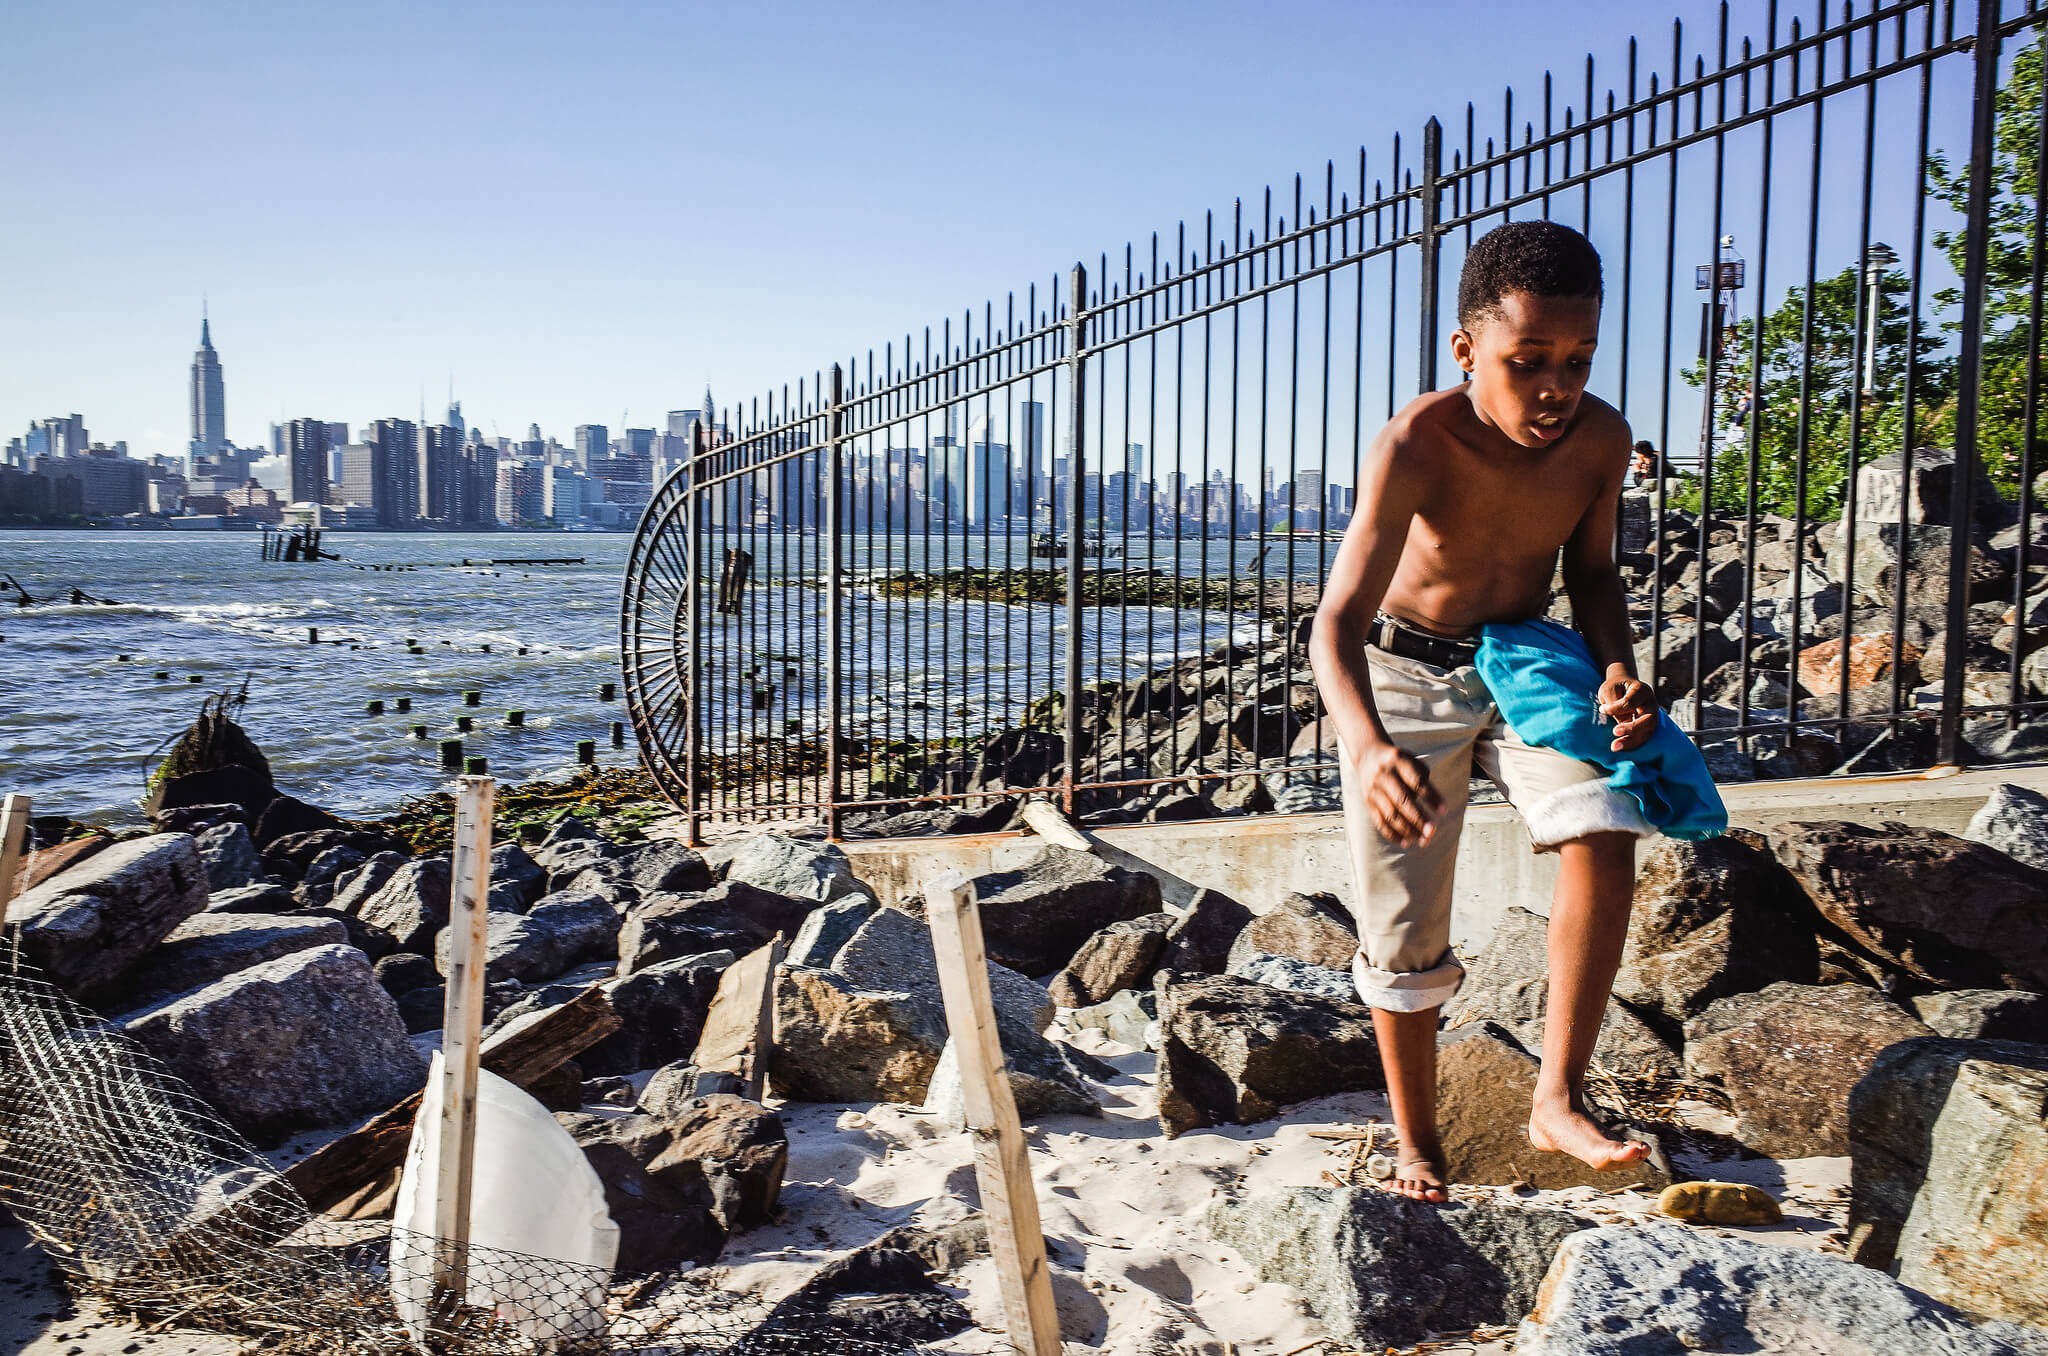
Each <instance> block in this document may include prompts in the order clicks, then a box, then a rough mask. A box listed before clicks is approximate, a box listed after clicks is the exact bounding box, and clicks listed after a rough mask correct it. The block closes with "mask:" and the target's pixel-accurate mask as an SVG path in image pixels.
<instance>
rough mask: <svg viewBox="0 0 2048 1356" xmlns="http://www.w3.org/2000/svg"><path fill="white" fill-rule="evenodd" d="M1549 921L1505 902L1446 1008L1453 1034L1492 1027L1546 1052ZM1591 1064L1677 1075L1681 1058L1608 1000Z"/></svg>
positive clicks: (1625, 1006) (1617, 1003)
mask: <svg viewBox="0 0 2048 1356" xmlns="http://www.w3.org/2000/svg"><path fill="white" fill-rule="evenodd" d="M1549 946H1550V921H1549V920H1548V919H1546V918H1544V917H1542V916H1541V915H1540V914H1534V913H1530V912H1529V911H1528V910H1527V909H1523V908H1518V907H1516V906H1514V905H1512V904H1511V905H1509V906H1508V907H1507V908H1506V909H1503V910H1502V911H1501V917H1500V922H1499V923H1497V924H1495V925H1494V929H1493V936H1492V937H1490V938H1488V939H1487V942H1486V949H1485V950H1484V951H1482V952H1480V953H1479V955H1478V957H1477V958H1476V959H1475V960H1473V962H1472V963H1471V966H1470V968H1469V969H1468V970H1467V971H1466V974H1465V982H1464V985H1463V987H1461V988H1460V989H1459V990H1458V992H1457V994H1456V995H1455V996H1454V997H1453V998H1452V999H1451V1000H1450V1001H1449V1002H1448V1003H1445V1004H1444V1007H1443V1015H1444V1024H1445V1026H1446V1027H1447V1028H1449V1029H1451V1030H1457V1029H1459V1028H1461V1027H1466V1026H1471V1025H1473V1024H1474V1023H1478V1022H1497V1023H1499V1024H1500V1025H1501V1026H1503V1027H1505V1028H1506V1029H1507V1030H1508V1031H1509V1032H1510V1033H1511V1034H1512V1035H1513V1037H1514V1040H1515V1042H1516V1043H1517V1044H1518V1045H1520V1046H1521V1047H1522V1048H1523V1049H1524V1050H1527V1051H1529V1052H1530V1053H1531V1054H1534V1055H1537V1056H1539V1057H1540V1056H1541V1055H1542V1053H1543V1015H1544V1009H1545V1006H1546V1005H1547V1004H1548V1002H1549V998H1550V956H1549ZM1593 1059H1594V1060H1595V1062H1597V1063H1599V1064H1601V1065H1602V1066H1604V1067H1606V1068H1608V1069H1612V1070H1616V1071H1618V1072H1623V1073H1653V1074H1661V1075H1670V1074H1676V1073H1677V1072H1678V1071H1679V1067H1680V1062H1679V1057H1678V1054H1677V1052H1676V1051H1675V1050H1673V1049H1672V1047H1671V1043H1670V1042H1669V1041H1667V1040H1666V1039H1665V1037H1664V1036H1663V1034H1662V1033H1660V1032H1659V1031H1657V1030H1656V1028H1654V1027H1652V1026H1651V1025H1650V1024H1649V1023H1648V1022H1647V1021H1645V1020H1644V1019H1643V1017H1642V1015H1641V1014H1640V1013H1638V1012H1636V1011H1635V1010H1634V1009H1633V1008H1631V1007H1629V1005H1628V1004H1626V1003H1623V1002H1621V1001H1619V1000H1618V999H1614V998H1610V999H1608V1000H1607V1014H1606V1016H1605V1017H1603V1018H1602V1019H1601V1023H1600V1038H1599V1040H1598V1041H1597V1042H1596V1043H1595V1044H1594V1046H1593Z"/></svg>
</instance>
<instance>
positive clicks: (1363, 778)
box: [1308, 423, 1442, 845]
mask: <svg viewBox="0 0 2048 1356" xmlns="http://www.w3.org/2000/svg"><path fill="white" fill-rule="evenodd" d="M1399 427H1401V426H1400V425H1399V424H1398V423H1397V424H1394V425H1389V426H1388V427H1387V428H1386V429H1383V430H1382V431H1381V432H1380V435H1379V437H1378V438H1377V439H1375V440H1374V442H1373V445H1372V448H1371V450H1370V451H1368V452H1367V453H1366V455H1365V460H1364V462H1363V463H1362V464H1361V465H1360V467H1359V470H1358V507H1357V511H1356V513H1355V514H1354V516H1353V517H1352V519H1351V525H1350V526H1349V527H1348V528H1346V529H1345V531H1344V541H1343V543H1342V544H1341V545H1340V546H1338V548H1337V555H1336V558H1335V559H1334V560H1332V561H1331V563H1330V579H1329V582H1328V583H1327V584H1326V585H1324V587H1323V598H1322V602H1321V603H1320V604H1318V605H1317V607H1316V620H1315V627H1314V629H1313V630H1312V631H1311V632H1310V633H1309V642H1308V653H1309V665H1310V667H1311V668H1313V669H1314V670H1315V676H1316V688H1317V690H1318V691H1320V692H1321V693H1322V697H1323V706H1324V709H1325V710H1327V711H1328V713H1329V719H1330V723H1331V724H1333V725H1335V726H1336V727H1337V738H1338V740H1339V741H1340V742H1341V744H1342V746H1343V757H1344V758H1345V759H1346V760H1347V761H1348V762H1349V763H1350V764H1351V770H1352V771H1353V772H1354V773H1355V774H1356V777H1357V781H1358V783H1359V784H1360V785H1361V786H1363V787H1364V788H1365V800H1366V806H1367V809H1368V811H1369V813H1371V815H1372V817H1373V823H1374V827H1375V828H1377V829H1378V830H1379V832H1380V833H1381V834H1382V835H1383V836H1384V837H1386V838H1388V839H1390V840H1391V841H1393V842H1395V843H1397V844H1402V845H1408V844H1412V843H1420V842H1423V841H1425V840H1427V839H1428V838H1429V836H1430V834H1431V833H1432V832H1433V830H1434V821H1435V818H1436V815H1437V812H1438V811H1439V810H1440V809H1441V808H1442V803H1441V801H1440V799H1439V798H1438V796H1437V794H1436V791H1435V788H1433V787H1431V786H1430V784H1429V771H1428V769H1427V768H1425V767H1424V766H1423V765H1422V762H1421V760H1420V759H1418V758H1416V757H1415V756H1414V755H1412V754H1410V753H1407V752H1405V751H1404V750H1402V749H1400V748H1398V747H1396V746H1395V744H1394V742H1393V741H1392V740H1391V739H1389V738H1388V737H1387V731H1386V727H1385V726H1384V725H1382V724H1381V723H1380V715H1379V709H1378V707H1377V706H1375V705H1374V703H1373V697H1372V677H1371V671H1370V669H1369V668H1368V667H1367V665H1366V659H1365V646H1366V641H1367V639H1368V637H1369V636H1370V634H1371V628H1372V621H1373V617H1374V615H1375V614H1376V613H1377V612H1378V611H1379V607H1380V602H1381V600H1382V599H1384V598H1385V597H1386V593H1387V585H1388V584H1389V583H1391V582H1392V580H1393V578H1394V570H1395V568H1396V567H1398V566H1399V565H1400V563H1401V551H1402V548H1403V547H1404V546H1405V545H1406V544H1407V541H1408V526H1409V523H1410V522H1411V521H1412V520H1413V519H1414V517H1415V513H1416V510H1417V508H1418V507H1419V506H1420V504H1421V490H1422V475H1421V474H1420V472H1419V470H1418V468H1415V467H1412V466H1411V467H1403V466H1401V465H1400V464H1399V463H1400V462H1401V460H1402V458H1401V456H1400V443H1401V437H1400V435H1399V434H1398V433H1396V432H1395V430H1396V429H1397V428H1399Z"/></svg>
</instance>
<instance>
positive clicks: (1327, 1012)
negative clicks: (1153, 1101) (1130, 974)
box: [1158, 975, 1385, 1136]
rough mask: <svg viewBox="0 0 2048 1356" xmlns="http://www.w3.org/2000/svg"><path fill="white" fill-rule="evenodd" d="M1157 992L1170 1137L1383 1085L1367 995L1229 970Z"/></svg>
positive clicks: (1162, 1102) (1162, 1107)
mask: <svg viewBox="0 0 2048 1356" xmlns="http://www.w3.org/2000/svg"><path fill="white" fill-rule="evenodd" d="M1158 994H1159V1046H1160V1053H1159V1124H1160V1127H1161V1128H1162V1129H1163V1130H1165V1132H1166V1133H1167V1134H1168V1135H1169V1136H1174V1135H1180V1134H1184V1133H1185V1132H1187V1131H1189V1130H1194V1129H1198V1128H1200V1127H1202V1126H1208V1125H1230V1124H1239V1125H1250V1124H1254V1123H1256V1122H1258V1121H1262V1120H1266V1119H1268V1118H1270V1117H1272V1116H1274V1115H1276V1114H1278V1112H1279V1110H1280V1108H1282V1107H1284V1106H1287V1105H1290V1104H1292V1103H1294V1102H1305V1101H1307V1100H1309V1099H1310V1098H1312V1097H1326V1096H1329V1095H1330V1094H1332V1093H1337V1092H1357V1091H1363V1090H1368V1089H1378V1088H1381V1087H1384V1086H1385V1081H1384V1075H1383V1073H1382V1072H1381V1069H1380V1052H1379V1046H1378V1044H1377V1042H1376V1041H1375V1040H1374V1038H1373V1029H1372V1010H1371V1009H1370V1008H1368V1007H1366V1006H1365V1005H1364V1004H1363V1003H1357V1002H1344V1001H1339V1000H1335V999H1328V998H1318V997H1315V996H1312V995H1310V994H1302V993H1289V992H1287V991H1286V990H1284V989H1275V988H1270V987H1268V986H1267V985H1264V984H1254V983H1252V982H1250V981H1249V980H1243V979H1234V978H1232V977H1230V976H1227V975H1205V976H1202V977H1201V978H1199V979H1186V978H1183V979H1182V980H1181V981H1179V982H1173V983H1163V984H1161V986H1160V988H1159V990H1158Z"/></svg>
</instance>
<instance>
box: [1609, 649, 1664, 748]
mask: <svg viewBox="0 0 2048 1356" xmlns="http://www.w3.org/2000/svg"><path fill="white" fill-rule="evenodd" d="M1599 701H1600V714H1601V715H1602V716H1603V717H1605V718H1606V719H1608V720H1611V721H1613V722H1614V743H1613V745H1612V748H1613V750H1614V752H1616V753H1625V752H1627V751H1628V750H1630V749H1634V748H1640V747H1641V746H1642V744H1643V743H1644V741H1646V740H1647V739H1649V737H1650V732H1651V731H1652V730H1655V729H1656V728H1657V699H1656V695H1655V694H1654V693H1652V692H1651V691H1650V685H1649V684H1648V683H1645V682H1644V681H1643V680H1642V679H1640V678H1637V677H1634V676H1633V675H1631V674H1629V673H1626V672H1623V671H1621V670H1620V669H1619V666H1616V668H1613V669H1610V670H1608V674H1607V681H1606V682H1604V683H1602V684H1600V696H1599Z"/></svg>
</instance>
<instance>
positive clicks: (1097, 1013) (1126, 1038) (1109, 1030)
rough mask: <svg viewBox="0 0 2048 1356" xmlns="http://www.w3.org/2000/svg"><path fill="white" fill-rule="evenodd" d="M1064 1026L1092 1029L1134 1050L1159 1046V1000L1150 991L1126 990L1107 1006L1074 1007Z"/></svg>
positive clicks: (1105, 1004) (1103, 1004)
mask: <svg viewBox="0 0 2048 1356" xmlns="http://www.w3.org/2000/svg"><path fill="white" fill-rule="evenodd" d="M1067 1025H1068V1026H1069V1027H1071V1028H1073V1029H1074V1030H1076V1031H1086V1030H1095V1031H1100V1032H1102V1033H1103V1034H1104V1035H1106V1036H1108V1037H1109V1038H1110V1039H1111V1040H1113V1041H1115V1042H1117V1043H1118V1044H1119V1045H1128V1046H1129V1047H1130V1048H1131V1049H1133V1050H1152V1049H1156V1048H1157V1047H1158V1036H1159V998H1158V995H1157V994H1156V993H1154V992H1153V991H1152V990H1150V989H1125V990H1124V991H1123V992H1122V993H1120V994H1117V995H1116V996H1115V997H1113V998H1111V999H1110V1000H1109V1001H1108V1002H1106V1003H1097V1004H1096V1005H1095V1006H1093V1007H1087V1008H1075V1009H1074V1010H1073V1011H1071V1012H1069V1013H1068V1014H1067Z"/></svg>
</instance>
